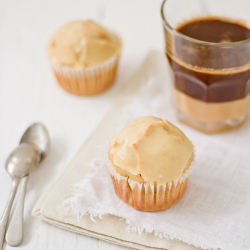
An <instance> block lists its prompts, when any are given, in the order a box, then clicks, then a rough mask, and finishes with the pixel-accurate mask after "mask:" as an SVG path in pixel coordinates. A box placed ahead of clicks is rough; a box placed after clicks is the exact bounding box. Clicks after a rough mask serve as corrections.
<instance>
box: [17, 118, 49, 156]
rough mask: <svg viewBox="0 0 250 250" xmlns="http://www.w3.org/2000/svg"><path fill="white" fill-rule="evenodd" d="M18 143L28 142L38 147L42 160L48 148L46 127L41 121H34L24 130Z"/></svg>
mask: <svg viewBox="0 0 250 250" xmlns="http://www.w3.org/2000/svg"><path fill="white" fill-rule="evenodd" d="M20 143H30V144H34V145H36V146H37V147H38V149H39V150H40V153H41V159H40V161H42V160H43V159H44V158H45V157H46V156H47V154H48V152H49V149H50V137H49V132H48V130H47V129H46V127H45V126H44V125H43V124H41V123H34V124H32V125H31V126H30V127H28V128H27V130H26V131H25V132H24V134H23V136H22V138H21V141H20Z"/></svg>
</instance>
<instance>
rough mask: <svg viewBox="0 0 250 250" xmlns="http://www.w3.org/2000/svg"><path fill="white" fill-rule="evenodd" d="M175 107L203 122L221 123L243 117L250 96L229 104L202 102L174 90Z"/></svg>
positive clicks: (248, 104)
mask: <svg viewBox="0 0 250 250" xmlns="http://www.w3.org/2000/svg"><path fill="white" fill-rule="evenodd" d="M175 97H176V99H175V100H176V106H177V108H179V109H180V110H181V111H182V112H183V113H185V114H187V115H189V116H191V117H193V118H196V119H197V120H200V121H203V122H223V121H226V120H229V119H233V118H236V117H240V116H243V115H245V114H246V113H247V112H248V110H249V109H250V94H248V95H247V97H245V98H243V99H239V100H234V101H229V102H216V103H215V102H203V101H200V100H197V99H195V98H193V97H190V96H188V95H186V94H184V93H183V92H181V91H179V90H177V89H175Z"/></svg>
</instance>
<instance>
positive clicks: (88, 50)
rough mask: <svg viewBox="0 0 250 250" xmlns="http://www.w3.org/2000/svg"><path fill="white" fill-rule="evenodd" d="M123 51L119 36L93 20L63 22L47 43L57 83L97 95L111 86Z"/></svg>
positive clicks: (80, 92)
mask: <svg viewBox="0 0 250 250" xmlns="http://www.w3.org/2000/svg"><path fill="white" fill-rule="evenodd" d="M120 51H121V41H120V39H119V37H118V36H117V35H116V34H114V33H112V32H110V31H108V30H106V29H105V28H103V27H102V26H100V25H98V24H97V23H95V22H93V21H91V20H87V21H73V22H70V23H68V24H66V25H64V26H63V27H61V28H60V29H59V30H58V31H57V32H56V33H55V34H54V35H53V36H52V37H51V38H50V39H49V41H48V43H47V53H48V56H49V59H50V61H51V65H52V68H53V71H54V73H55V76H56V78H57V81H58V83H59V84H60V85H61V87H62V88H63V89H64V90H66V91H67V92H69V93H72V94H75V95H95V94H98V93H101V92H103V91H104V90H106V89H107V88H109V87H110V86H111V85H112V84H113V83H114V80H115V76H116V71H117V65H118V60H119V55H120Z"/></svg>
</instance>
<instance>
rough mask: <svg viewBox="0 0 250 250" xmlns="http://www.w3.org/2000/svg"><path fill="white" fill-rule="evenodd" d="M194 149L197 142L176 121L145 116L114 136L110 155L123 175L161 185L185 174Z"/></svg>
mask: <svg viewBox="0 0 250 250" xmlns="http://www.w3.org/2000/svg"><path fill="white" fill-rule="evenodd" d="M193 150H194V146H193V144H192V143H191V142H190V141H189V139H188V138H187V137H186V136H185V134H184V133H183V132H182V131H181V130H180V129H178V128H177V127H175V126H174V125H173V124H172V123H170V122H169V121H167V120H165V121H163V120H162V119H160V118H156V117H153V116H142V117H140V118H138V119H137V120H134V121H132V122H130V123H129V124H128V125H127V126H126V127H125V128H124V129H122V130H121V131H120V132H119V133H118V134H117V135H116V136H115V137H114V139H113V141H112V143H111V146H110V149H109V159H110V160H111V162H112V163H113V165H114V167H115V168H116V170H117V171H118V172H119V173H120V174H121V175H124V176H130V177H131V178H132V179H135V180H137V181H139V182H142V181H145V182H148V183H150V184H154V183H155V182H157V184H159V185H161V184H166V183H167V182H171V181H177V180H178V179H179V178H180V177H181V175H182V173H183V172H185V170H186V169H187V168H188V167H189V165H190V163H191V162H192V159H193Z"/></svg>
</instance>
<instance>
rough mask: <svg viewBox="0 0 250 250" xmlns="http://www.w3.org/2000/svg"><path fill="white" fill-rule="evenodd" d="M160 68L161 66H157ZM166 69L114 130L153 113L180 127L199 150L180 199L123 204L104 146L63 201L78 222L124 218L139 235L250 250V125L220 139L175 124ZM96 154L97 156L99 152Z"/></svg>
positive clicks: (153, 78) (152, 76)
mask: <svg viewBox="0 0 250 250" xmlns="http://www.w3.org/2000/svg"><path fill="white" fill-rule="evenodd" d="M159 66H160V65H159ZM165 66H166V65H165V64H163V65H161V66H160V67H161V71H160V72H159V73H158V74H157V75H155V74H152V72H145V73H146V74H147V75H148V79H147V81H145V82H143V83H142V87H141V88H140V90H139V91H138V93H137V96H136V97H132V98H130V99H128V100H127V101H128V102H129V105H128V106H127V107H126V108H125V109H124V110H123V115H121V116H120V117H119V118H117V121H116V122H117V130H116V131H114V135H115V134H116V133H117V132H118V131H119V130H120V129H121V128H122V127H124V126H125V125H126V124H127V123H128V122H129V121H131V120H133V119H135V118H137V117H139V116H141V115H154V116H159V117H161V118H163V119H168V120H170V121H171V122H173V123H174V124H177V125H178V126H181V128H182V129H183V131H184V132H186V133H187V135H188V137H189V139H190V140H191V141H192V142H193V143H194V145H195V147H196V149H197V151H196V153H197V162H196V167H195V168H194V170H193V173H191V177H190V180H189V183H188V187H187V191H186V194H185V195H184V197H183V198H182V199H181V200H180V201H179V202H177V203H176V204H175V205H174V206H172V207H171V208H169V209H167V210H165V211H160V212H153V213H152V212H141V211H138V210H135V209H133V208H132V207H130V206H129V205H127V204H125V203H124V202H122V201H121V200H120V199H119V198H118V197H117V196H116V194H115V192H114V189H113V185H112V181H111V178H110V175H109V173H108V171H107V166H106V164H105V162H106V161H107V159H106V158H107V151H108V150H107V148H106V147H105V146H104V145H103V143H101V142H100V145H103V149H102V150H101V149H98V148H96V152H97V155H96V157H95V159H94V160H93V161H92V162H91V163H90V165H93V166H94V169H95V172H94V173H92V174H89V175H88V176H87V177H85V178H84V179H83V180H82V182H80V183H79V184H78V185H77V191H76V193H75V195H74V196H73V197H71V198H70V199H68V200H67V201H66V202H67V203H69V204H70V206H71V208H72V209H73V211H74V212H75V214H76V215H77V216H78V218H79V219H81V217H82V216H83V215H86V214H89V215H90V216H91V218H92V219H93V220H94V219H95V217H96V216H98V217H99V218H103V217H104V216H105V215H115V216H118V217H120V218H123V219H125V221H126V223H127V225H128V226H127V229H131V230H133V231H136V232H138V233H139V234H141V233H142V232H146V233H154V235H156V236H159V237H165V238H171V239H177V240H181V241H184V242H187V243H188V244H192V245H194V246H197V247H201V248H213V249H217V248H221V249H223V250H224V249H225V250H235V249H249V247H250V195H249V187H250V126H249V120H248V121H247V122H246V123H245V124H244V125H243V127H241V128H240V129H235V130H233V131H231V132H227V133H223V134H218V135H204V134H202V133H200V132H197V131H194V130H193V129H189V128H187V127H186V126H183V125H181V124H179V122H178V121H177V120H176V118H175V113H174V112H173V111H174V108H173V106H172V104H171V101H170V99H171V98H170V95H171V93H170V91H169V90H170V86H169V85H168V84H167V79H166V77H167V76H166V71H167V68H166V67H165ZM98 151H99V154H98Z"/></svg>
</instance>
